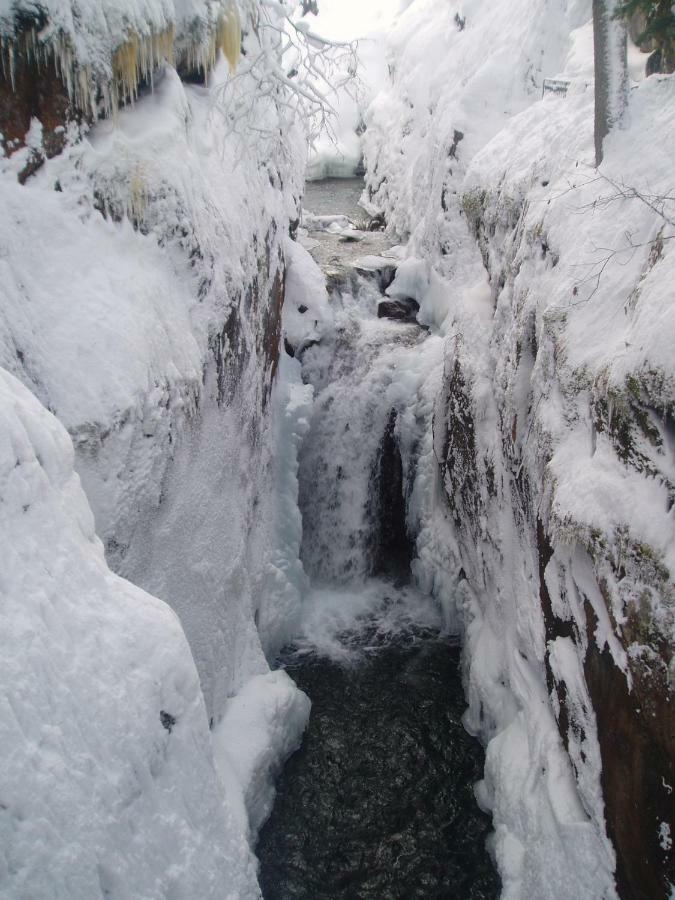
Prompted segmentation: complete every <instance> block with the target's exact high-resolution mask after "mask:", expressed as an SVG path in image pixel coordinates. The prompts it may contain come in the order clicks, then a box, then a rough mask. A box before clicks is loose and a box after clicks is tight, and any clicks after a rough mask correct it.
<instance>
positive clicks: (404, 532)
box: [370, 409, 413, 579]
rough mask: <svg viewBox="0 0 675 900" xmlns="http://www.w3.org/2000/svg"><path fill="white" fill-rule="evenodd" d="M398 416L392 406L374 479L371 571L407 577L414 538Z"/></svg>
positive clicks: (372, 492)
mask: <svg viewBox="0 0 675 900" xmlns="http://www.w3.org/2000/svg"><path fill="white" fill-rule="evenodd" d="M396 418H397V414H396V410H395V409H392V411H391V412H390V413H389V421H388V422H387V428H386V430H385V432H384V435H383V437H382V442H381V444H380V450H379V453H378V456H377V460H376V462H375V467H374V472H373V477H372V479H371V491H370V503H371V510H370V515H371V517H372V521H373V534H372V536H371V539H370V542H371V553H372V566H371V571H372V574H373V575H389V576H392V577H394V578H399V579H407V578H409V576H410V561H411V559H412V555H413V542H412V540H411V538H410V535H409V534H408V526H407V523H406V493H407V491H406V485H405V481H404V478H403V461H402V459H401V451H400V449H399V446H398V440H397V438H396Z"/></svg>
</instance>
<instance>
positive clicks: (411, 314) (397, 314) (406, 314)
mask: <svg viewBox="0 0 675 900" xmlns="http://www.w3.org/2000/svg"><path fill="white" fill-rule="evenodd" d="M419 308H420V305H419V303H418V302H417V300H413V299H412V297H403V298H397V299H396V300H381V301H380V302H379V303H378V304H377V317H378V319H401V320H402V321H404V322H415V321H416V316H417V313H418V312H419Z"/></svg>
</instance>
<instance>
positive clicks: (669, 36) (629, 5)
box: [616, 0, 675, 56]
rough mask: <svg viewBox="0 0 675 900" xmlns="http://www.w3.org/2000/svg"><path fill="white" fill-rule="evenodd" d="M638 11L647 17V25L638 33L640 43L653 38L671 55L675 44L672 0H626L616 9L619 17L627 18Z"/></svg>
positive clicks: (674, 16) (661, 48)
mask: <svg viewBox="0 0 675 900" xmlns="http://www.w3.org/2000/svg"><path fill="white" fill-rule="evenodd" d="M636 13H642V15H643V16H644V19H645V27H644V30H643V31H642V32H641V33H640V34H639V35H638V39H637V40H638V43H639V44H644V43H647V42H648V41H652V40H653V41H654V43H655V44H656V45H657V47H658V48H659V49H660V50H661V51H662V52H664V53H665V54H666V56H669V55H670V53H672V48H673V45H674V44H675V14H674V13H673V7H672V4H671V0H624V2H623V3H621V4H619V7H618V9H617V11H616V15H617V17H619V18H622V19H626V20H628V19H630V18H631V17H632V16H634V15H635V14H636Z"/></svg>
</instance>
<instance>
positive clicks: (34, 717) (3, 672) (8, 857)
mask: <svg viewBox="0 0 675 900" xmlns="http://www.w3.org/2000/svg"><path fill="white" fill-rule="evenodd" d="M0 546H2V548H3V551H2V558H3V564H2V570H1V572H0V597H1V604H0V610H1V619H2V635H3V652H2V656H1V658H0V697H1V700H0V708H1V709H2V715H1V716H0V746H2V758H3V763H2V775H1V776H0V797H1V802H2V807H1V815H0V845H1V846H2V851H1V852H0V896H2V897H6V898H8V900H9V898H16V897H32V898H36V900H37V898H47V897H57V896H58V897H70V898H85V897H86V898H92V897H98V896H115V897H128V896H135V897H140V896H143V897H148V898H150V897H155V898H158V900H159V898H165V897H167V896H172V897H176V898H180V897H182V898H186V900H187V898H193V897H205V898H206V897H223V896H232V897H238V898H239V897H242V898H243V897H255V896H258V891H257V885H256V880H255V865H254V860H253V858H252V855H251V852H250V850H249V847H248V844H247V842H246V835H245V831H244V825H245V823H244V825H243V824H242V822H241V821H240V820H237V819H236V818H234V817H233V815H232V813H231V812H230V811H229V806H228V803H227V802H226V797H225V795H224V793H223V788H222V785H220V784H219V782H218V779H217V776H216V773H215V770H214V766H213V762H212V756H211V747H210V740H209V732H208V724H207V718H206V710H205V708H204V701H203V698H202V695H201V691H200V688H199V681H198V678H197V672H196V669H195V666H194V663H193V661H192V657H191V654H190V650H189V648H188V645H187V642H186V640H185V637H184V635H183V632H182V629H181V627H180V624H179V622H178V620H177V618H176V616H175V615H174V614H173V613H172V612H171V611H170V610H169V608H168V607H167V606H166V605H165V604H164V603H162V602H160V601H159V600H156V599H155V598H154V597H151V596H150V595H149V594H146V593H145V592H144V591H142V590H140V589H139V588H137V587H135V586H133V585H132V584H130V583H129V582H126V581H124V580H123V579H121V578H119V577H117V576H116V575H114V574H113V573H112V572H111V571H110V570H109V569H108V567H107V565H106V563H105V560H104V556H103V548H102V545H101V543H100V541H99V540H98V539H97V537H96V535H95V532H94V520H93V516H92V514H91V511H90V508H89V505H88V503H87V500H86V498H85V496H84V493H83V491H82V488H81V486H80V482H79V479H78V477H77V475H76V474H74V472H73V448H72V444H71V442H70V440H69V438H68V435H67V433H66V431H65V429H64V428H63V426H62V425H60V424H59V423H58V422H57V420H56V419H55V418H54V417H53V416H52V415H51V414H50V413H48V412H47V411H46V410H45V409H44V408H43V407H41V406H40V404H39V403H38V401H37V400H36V399H35V398H34V397H33V396H32V395H31V394H30V392H29V391H28V390H27V389H26V388H25V387H23V386H22V385H21V384H20V383H19V382H18V381H16V379H14V378H13V377H11V376H10V375H8V374H7V373H5V372H0Z"/></svg>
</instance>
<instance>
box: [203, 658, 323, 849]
mask: <svg viewBox="0 0 675 900" xmlns="http://www.w3.org/2000/svg"><path fill="white" fill-rule="evenodd" d="M309 709H310V702H309V698H308V697H307V695H306V694H303V693H302V691H299V690H298V688H297V687H296V685H295V683H294V682H293V681H292V679H291V678H289V676H288V675H287V674H286V673H285V672H284V671H283V670H278V671H276V672H269V673H268V674H267V675H259V676H258V677H257V678H253V679H251V681H249V682H248V684H247V685H246V686H245V687H244V688H243V690H241V691H240V692H239V693H238V694H237V696H236V697H234V698H233V699H232V700H230V701H229V703H228V704H227V706H226V709H225V715H224V716H223V719H222V721H221V723H220V725H219V726H218V728H217V729H216V731H215V732H214V735H213V750H214V756H215V762H216V768H217V769H218V771H219V772H220V773H221V777H222V780H223V782H224V783H225V784H226V785H228V784H230V783H231V775H230V770H231V771H232V772H234V773H235V775H236V778H237V781H238V784H239V786H240V790H241V789H242V788H243V791H242V801H243V805H244V807H245V809H246V816H245V817H243V821H244V822H246V823H247V824H248V826H249V828H250V833H251V835H252V838H253V840H255V836H256V834H257V831H258V829H259V828H260V826H261V825H262V824H263V823H264V822H265V820H266V819H267V817H268V816H269V814H270V811H271V809H272V803H273V801H274V794H275V789H274V781H275V779H276V776H277V775H278V774H279V771H280V769H281V765H282V763H283V762H284V761H285V760H286V759H287V758H288V757H289V756H290V755H291V753H293V752H294V751H295V750H297V749H298V747H299V746H300V741H301V739H302V733H303V731H304V730H305V726H306V725H307V719H308V718H309Z"/></svg>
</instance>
